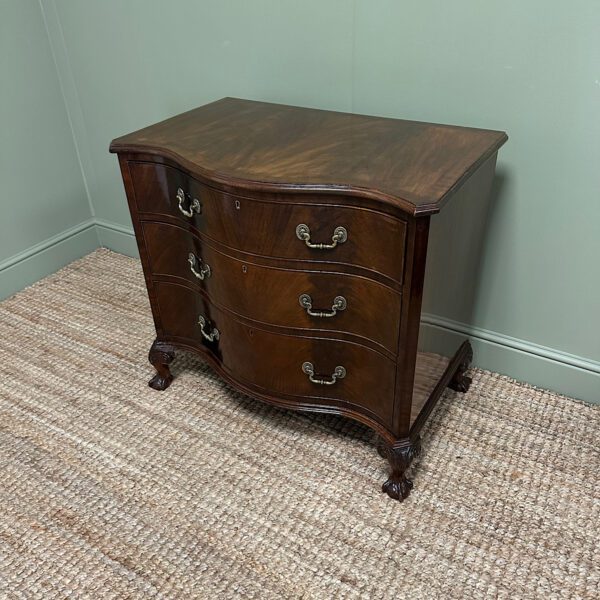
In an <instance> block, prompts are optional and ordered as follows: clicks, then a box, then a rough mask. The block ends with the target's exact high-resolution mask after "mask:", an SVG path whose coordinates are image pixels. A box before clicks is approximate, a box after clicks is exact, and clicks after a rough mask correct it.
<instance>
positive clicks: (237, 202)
mask: <svg viewBox="0 0 600 600" xmlns="http://www.w3.org/2000/svg"><path fill="white" fill-rule="evenodd" d="M235 207H236V209H237V210H240V201H239V200H236V201H235Z"/></svg>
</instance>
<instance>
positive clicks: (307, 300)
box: [298, 294, 348, 317]
mask: <svg viewBox="0 0 600 600" xmlns="http://www.w3.org/2000/svg"><path fill="white" fill-rule="evenodd" d="M298 300H299V301H300V306H301V307H302V308H305V309H306V312H307V313H308V314H309V315H310V316H311V317H334V316H335V315H336V314H337V312H338V310H344V309H345V308H346V306H348V303H347V302H346V298H344V296H336V297H335V298H334V299H333V306H332V307H331V310H313V307H312V298H311V297H310V296H309V295H308V294H302V295H301V296H300V297H299V298H298Z"/></svg>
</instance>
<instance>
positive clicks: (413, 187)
mask: <svg viewBox="0 0 600 600" xmlns="http://www.w3.org/2000/svg"><path fill="white" fill-rule="evenodd" d="M506 139H507V138H506V134H504V133H502V132H498V131H488V130H480V129H469V128H462V127H451V126H444V125H432V124H427V123H416V122H412V121H401V120H395V119H383V118H377V117H367V116H361V115H352V114H345V113H336V112H329V111H320V110H313V109H305V108H297V107H291V106H284V105H277V104H267V103H262V102H253V101H247V100H238V99H232V98H225V99H223V100H219V101H217V102H213V103H212V104H208V105H206V106H202V107H200V108H198V109H195V110H193V111H190V112H187V113H184V114H182V115H179V116H176V117H174V118H172V119H169V120H167V121H163V122H162V123H158V124H156V125H153V126H151V127H148V128H146V129H142V130H140V131H138V132H135V133H132V134H129V135H126V136H124V137H122V138H118V139H116V140H114V141H113V142H112V144H111V152H116V153H118V155H119V162H120V166H121V172H122V176H123V181H124V184H125V189H126V192H127V198H128V202H129V208H130V211H131V217H132V220H133V225H134V229H135V233H136V238H137V242H138V247H139V251H140V257H141V260H142V265H143V269H144V275H145V278H146V284H147V287H148V294H149V297H150V304H151V307H152V314H153V317H154V323H155V326H156V339H155V341H154V343H153V344H152V347H151V349H150V354H149V359H150V362H151V363H152V365H153V366H154V367H155V369H156V375H155V376H154V377H153V378H152V379H151V381H150V386H151V387H153V388H154V389H156V390H164V389H165V388H167V387H168V386H169V385H170V384H171V381H172V379H173V377H172V375H171V372H170V369H169V365H170V363H171V362H172V361H173V360H174V358H175V353H176V351H177V350H185V351H192V352H196V353H199V354H200V355H201V356H202V357H203V358H204V359H205V360H206V361H207V362H208V363H209V364H210V365H211V366H212V367H213V368H214V369H215V371H216V372H217V373H218V374H219V375H220V376H221V377H222V378H223V379H225V380H226V381H227V382H228V383H230V384H231V385H232V386H234V387H236V388H238V389H239V390H241V391H242V392H244V393H246V394H248V395H251V396H254V397H256V398H258V399H260V400H264V401H266V402H270V403H272V404H277V405H279V406H283V407H287V408H290V409H297V410H305V411H318V412H332V413H339V414H342V415H345V416H347V417H350V418H353V419H356V420H358V421H360V422H362V423H364V424H366V425H368V426H369V427H371V428H372V429H373V430H374V431H375V432H376V433H377V434H379V439H380V443H379V451H380V453H381V454H382V455H384V456H385V457H387V458H388V460H389V462H390V476H389V479H388V480H387V481H386V482H385V483H384V484H383V490H384V491H385V492H387V494H388V495H389V496H391V497H393V498H396V499H398V500H402V499H404V498H405V497H406V496H407V495H408V493H409V491H410V488H411V487H412V483H411V481H410V480H409V479H408V478H407V474H406V472H407V470H408V468H409V466H410V462H411V460H412V458H413V457H414V456H415V455H416V454H417V453H418V452H419V449H420V439H419V432H420V430H421V428H422V427H423V424H424V423H425V421H426V419H427V417H428V415H429V413H430V412H431V410H432V409H433V406H434V405H435V403H436V401H437V399H438V398H439V396H440V395H441V393H442V391H443V389H444V388H445V387H446V386H448V385H449V386H450V387H452V388H454V389H456V390H459V391H466V390H467V389H468V386H469V381H470V380H469V378H468V377H466V375H465V371H466V370H467V368H468V365H469V362H470V360H471V358H472V352H471V348H470V345H469V342H468V341H464V342H463V343H462V344H461V345H459V346H458V348H453V349H452V351H451V352H448V349H447V347H446V348H444V349H442V350H437V349H435V348H434V349H433V350H432V348H425V343H424V340H425V338H426V337H427V336H424V335H423V334H422V332H421V335H420V329H421V327H420V326H421V310H422V301H423V293H424V287H425V285H426V283H427V281H426V280H427V279H428V278H429V275H428V273H430V272H432V273H433V274H434V275H433V276H434V277H435V278H436V279H437V281H434V282H433V283H431V284H428V285H432V286H433V292H432V293H435V288H436V287H440V286H444V285H446V284H447V283H449V282H452V281H454V282H456V281H457V280H459V279H460V278H461V277H462V278H464V277H465V271H466V270H467V269H468V268H469V264H468V261H469V255H471V254H472V252H471V251H469V252H466V251H464V246H465V244H464V239H466V238H465V236H466V237H468V235H474V234H476V235H475V237H477V236H478V235H479V237H480V233H478V232H480V230H481V227H482V222H483V220H484V219H478V218H477V216H478V215H481V214H482V209H481V207H483V206H485V204H486V199H487V198H488V197H489V191H490V185H491V182H492V179H493V176H494V170H495V162H496V155H497V151H498V149H499V147H500V146H501V145H502V144H503V143H504V142H505V141H506ZM446 204H448V208H445V207H444V208H442V207H443V206H444V205H446ZM440 210H442V214H441V215H438V216H435V217H433V221H434V223H435V219H439V227H438V230H439V234H438V236H439V239H440V240H443V243H444V244H447V245H448V246H449V248H448V249H447V250H448V251H445V249H444V248H442V249H441V251H437V252H436V253H435V256H434V257H433V258H432V260H430V265H427V267H428V268H427V270H426V256H427V251H428V240H429V238H430V236H429V233H430V225H431V223H432V218H431V215H434V214H436V213H438V212H440ZM444 213H447V214H448V219H445V220H444V219H443V216H444ZM467 215H468V216H469V217H470V218H471V221H472V223H470V224H469V226H468V227H466V226H465V223H466V222H467V221H468V219H466V218H465V217H466V216H467ZM431 229H432V235H433V233H434V231H435V229H436V228H435V227H432V228H431ZM465 229H467V232H466V233H465ZM461 248H462V249H463V250H461ZM463 300H464V301H463V302H462V304H463V305H464V304H466V303H467V302H468V298H464V299H463ZM430 345H431V344H430ZM446 346H447V344H446ZM199 401H201V400H199Z"/></svg>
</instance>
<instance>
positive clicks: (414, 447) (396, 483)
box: [378, 438, 421, 502]
mask: <svg viewBox="0 0 600 600" xmlns="http://www.w3.org/2000/svg"><path fill="white" fill-rule="evenodd" d="M378 450H379V452H380V454H382V455H383V456H385V458H387V459H388V461H389V463H390V467H391V473H390V476H389V478H388V480H387V481H386V482H385V483H384V484H383V487H382V488H381V491H382V492H385V493H386V494H387V495H388V496H389V497H390V498H394V500H398V501H399V502H402V500H404V499H405V498H406V497H407V496H408V495H409V494H410V490H411V489H412V486H413V483H412V481H411V480H410V479H408V478H407V477H406V472H407V471H408V469H409V467H410V464H411V462H412V460H413V458H415V457H416V456H418V455H419V453H420V452H421V439H420V438H417V439H416V440H415V441H414V442H412V443H408V444H406V445H405V446H401V447H399V448H392V447H390V446H379V448H378Z"/></svg>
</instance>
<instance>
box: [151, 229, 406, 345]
mask: <svg viewBox="0 0 600 600" xmlns="http://www.w3.org/2000/svg"><path fill="white" fill-rule="evenodd" d="M143 230H144V239H145V241H146V247H147V250H148V255H149V258H150V268H151V270H152V274H153V275H158V276H174V277H181V278H183V279H186V280H187V281H188V282H190V283H192V284H193V285H196V286H199V287H200V288H201V289H203V290H205V291H206V292H207V293H208V294H209V296H210V298H211V300H212V301H213V302H214V303H216V304H217V305H218V306H222V307H225V308H228V309H230V310H232V311H234V312H236V313H238V314H240V315H242V316H244V317H247V318H250V319H254V320H256V321H261V322H263V323H268V324H271V325H277V326H280V327H292V328H301V329H317V330H324V331H338V332H347V333H351V334H354V335H358V336H361V337H363V338H367V339H369V340H372V341H373V342H375V343H377V344H379V345H381V346H383V347H384V348H386V349H387V350H388V351H389V352H391V353H393V354H396V350H397V341H398V324H399V320H400V305H401V296H400V294H398V293H397V292H394V291H393V290H392V289H391V288H389V287H387V286H384V285H381V284H379V283H376V282H374V281H372V280H370V279H366V278H364V277H359V276H356V275H346V274H340V273H327V272H321V271H297V270H292V269H284V268H275V267H267V266H263V265H257V264H254V263H252V262H249V261H242V260H239V259H236V258H234V257H232V256H229V255H227V254H223V253H222V252H219V251H218V250H216V249H215V248H213V247H212V246H211V245H209V244H208V243H206V241H202V240H200V238H198V237H197V236H194V235H193V234H191V233H189V232H188V231H187V230H185V229H183V228H181V227H177V226H175V225H167V224H164V223H148V222H145V223H143ZM207 265H208V267H207ZM301 296H302V304H301V302H300V299H301ZM310 305H312V306H310ZM309 311H310V312H311V313H313V314H312V315H311V314H309Z"/></svg>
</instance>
